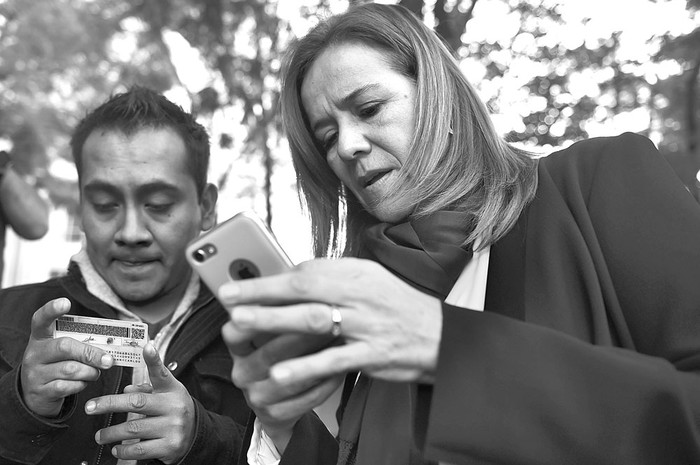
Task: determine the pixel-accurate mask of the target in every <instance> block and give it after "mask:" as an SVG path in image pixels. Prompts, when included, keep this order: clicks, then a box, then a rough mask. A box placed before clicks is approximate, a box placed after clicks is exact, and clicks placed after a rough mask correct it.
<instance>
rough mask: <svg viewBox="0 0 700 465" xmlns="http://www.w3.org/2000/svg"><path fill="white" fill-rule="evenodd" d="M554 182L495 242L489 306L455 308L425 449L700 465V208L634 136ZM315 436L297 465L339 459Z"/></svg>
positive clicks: (541, 187)
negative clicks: (478, 309) (314, 442)
mask: <svg viewBox="0 0 700 465" xmlns="http://www.w3.org/2000/svg"><path fill="white" fill-rule="evenodd" d="M538 175H539V182H538V188H537V194H536V197H535V199H534V200H533V201H532V202H531V204H530V205H529V206H528V207H527V208H526V210H525V211H524V212H523V214H522V215H521V217H520V218H519V220H518V223H517V225H516V226H515V227H514V228H513V229H512V230H511V231H510V232H509V233H508V234H507V235H506V236H505V237H503V238H502V239H500V240H499V241H498V242H496V243H495V244H493V245H492V247H491V252H490V260H489V270H488V283H487V290H486V301H485V311H484V312H476V311H471V310H468V309H464V308H458V307H454V306H450V305H446V304H445V305H444V307H443V326H442V328H443V329H442V331H443V333H442V339H441V346H440V354H439V358H438V367H437V373H436V378H435V383H434V385H433V386H422V387H421V389H420V391H419V392H420V398H419V405H418V409H417V411H418V415H417V418H416V421H415V424H414V425H413V427H414V428H415V431H414V433H415V435H414V437H415V439H416V441H417V443H418V444H419V445H420V446H421V447H422V448H423V452H424V454H425V456H426V457H427V458H428V459H431V460H436V461H438V460H439V461H442V462H444V463H450V464H454V465H458V464H470V465H487V464H499V465H515V464H518V465H561V464H567V465H577V464H580V465H593V464H595V465H658V464H662V463H663V464H664V465H688V464H691V463H693V464H697V463H700V205H698V204H697V202H696V201H695V199H693V197H692V196H691V195H690V193H689V192H688V191H687V190H686V189H685V187H684V186H683V185H682V184H681V183H680V181H679V180H678V178H677V176H676V175H675V173H673V171H672V170H671V168H670V167H669V165H668V164H667V163H666V161H665V160H664V159H663V158H662V157H661V156H660V155H659V153H658V151H657V150H656V149H655V148H654V146H653V144H652V143H651V142H650V141H649V140H648V139H646V138H644V137H640V136H637V135H633V134H624V135H622V136H618V137H611V138H597V139H591V140H587V141H583V142H579V143H576V144H574V145H572V146H571V147H569V148H567V149H565V150H562V151H560V152H557V153H554V154H552V155H550V156H549V157H546V158H544V159H542V160H541V161H540V163H539V168H538ZM307 420H308V419H307ZM409 427H410V426H409ZM299 432H300V433H302V432H303V431H301V430H300V431H299ZM307 434H308V433H307ZM324 434H327V433H324V432H323V430H322V429H315V430H314V435H316V437H317V438H323V435H324ZM312 436H313V435H310V436H309V435H307V438H308V437H312ZM305 439H306V438H304V436H303V435H301V434H300V435H297V434H296V431H295V435H294V436H293V437H292V440H291V441H290V444H289V446H288V449H287V451H286V452H285V455H284V457H283V461H282V463H283V464H295V463H309V464H310V463H317V464H321V463H322V462H313V461H307V460H306V458H308V457H311V458H312V459H313V457H319V456H323V455H324V454H325V455H326V456H332V454H333V453H334V452H335V451H334V449H333V447H335V446H334V445H332V444H330V443H329V442H328V441H327V440H319V441H318V444H319V447H318V448H317V450H313V449H314V448H312V447H309V445H308V441H307V440H305ZM305 442H306V447H303V445H304V444H305ZM374 461H375V462H377V460H376V458H375V460H374ZM380 462H381V460H379V461H378V462H377V463H380ZM362 465H365V464H364V463H363V464H362ZM383 465H403V464H387V463H383Z"/></svg>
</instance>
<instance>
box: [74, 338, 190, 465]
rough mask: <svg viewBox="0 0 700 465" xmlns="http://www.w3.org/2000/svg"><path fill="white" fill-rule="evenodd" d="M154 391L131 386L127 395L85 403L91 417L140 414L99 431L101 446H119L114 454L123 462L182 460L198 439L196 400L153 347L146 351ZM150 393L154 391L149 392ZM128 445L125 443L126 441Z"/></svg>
mask: <svg viewBox="0 0 700 465" xmlns="http://www.w3.org/2000/svg"><path fill="white" fill-rule="evenodd" d="M143 358H144V360H145V361H146V366H147V367H148V373H149V377H150V379H151V386H152V389H147V388H145V387H135V386H129V387H127V389H125V390H124V394H116V395H109V396H102V397H97V398H95V399H91V400H89V401H88V402H87V403H86V404H85V411H86V412H87V414H88V415H102V414H108V413H111V412H133V413H136V414H138V415H136V416H135V418H133V419H129V420H127V421H126V422H124V423H121V424H119V425H114V426H110V427H108V428H104V429H101V430H99V431H98V432H97V433H96V434H95V441H97V443H98V444H111V443H119V444H117V445H115V446H114V447H112V455H114V456H115V457H117V458H120V459H127V460H145V459H159V460H161V461H162V462H164V463H175V462H177V461H179V460H180V459H181V458H182V457H183V456H184V455H185V453H187V451H188V450H189V448H190V445H191V443H192V441H193V440H194V421H195V418H194V415H195V411H194V401H193V400H192V397H191V396H190V394H189V392H187V389H186V388H185V386H183V385H182V383H180V382H179V381H178V380H177V379H175V377H174V376H173V375H172V374H171V373H170V370H168V369H167V368H166V367H165V365H163V362H162V361H161V359H160V357H159V356H158V352H157V351H156V349H155V347H153V345H152V344H147V345H146V347H144V349H143ZM149 391H150V392H149ZM125 439H126V440H134V439H136V440H139V441H138V442H131V441H129V443H128V444H121V441H124V440H125Z"/></svg>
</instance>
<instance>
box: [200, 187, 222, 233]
mask: <svg viewBox="0 0 700 465" xmlns="http://www.w3.org/2000/svg"><path fill="white" fill-rule="evenodd" d="M218 198H219V190H218V189H217V188H216V186H215V185H214V184H211V183H209V184H207V185H206V186H205V187H204V192H202V197H201V199H200V200H199V204H200V208H201V209H202V231H208V230H210V229H211V228H213V227H214V226H215V225H216V201H217V199H218Z"/></svg>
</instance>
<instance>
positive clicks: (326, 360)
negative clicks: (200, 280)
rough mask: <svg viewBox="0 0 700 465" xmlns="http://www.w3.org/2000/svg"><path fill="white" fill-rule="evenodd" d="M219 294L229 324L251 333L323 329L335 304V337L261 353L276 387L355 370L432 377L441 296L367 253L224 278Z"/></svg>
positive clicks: (402, 378)
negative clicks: (275, 355)
mask: <svg viewBox="0 0 700 465" xmlns="http://www.w3.org/2000/svg"><path fill="white" fill-rule="evenodd" d="M219 298H220V299H221V300H222V302H224V303H225V304H226V305H227V306H228V307H229V308H231V309H232V312H231V315H232V322H231V325H232V327H234V328H237V331H239V332H249V333H251V334H253V333H276V334H283V335H286V336H287V337H292V336H293V335H295V334H296V335H298V334H315V335H328V334H330V332H331V329H332V328H333V321H332V307H331V306H336V307H337V308H338V309H339V311H340V314H341V315H342V323H341V336H340V340H339V344H336V345H333V346H330V347H327V348H324V349H322V350H320V351H317V352H313V353H310V354H309V355H302V356H292V357H290V356H287V357H283V358H280V359H279V360H268V363H267V366H270V367H271V369H270V382H274V383H277V384H278V387H282V386H284V387H289V386H304V385H306V384H309V385H310V384H311V383H313V382H314V381H315V380H319V379H327V378H329V377H332V376H334V375H338V374H343V373H346V372H349V371H357V370H361V371H363V372H365V373H367V374H369V375H371V376H373V377H377V378H382V379H386V380H391V381H421V382H429V383H430V382H432V381H433V378H434V372H435V368H436V365H437V357H438V349H439V344H440V334H441V330H442V309H441V303H440V301H439V300H438V299H437V298H434V297H432V296H429V295H427V294H424V293H422V292H420V291H417V290H415V289H414V288H412V287H411V286H409V285H408V284H406V283H404V282H403V281H401V280H400V279H399V278H397V277H395V276H394V275H392V274H391V273H390V272H388V271H387V270H386V269H384V268H383V267H382V266H381V265H379V264H377V263H374V262H372V261H368V260H360V259H352V258H345V259H339V260H313V261H310V262H306V263H303V264H301V265H299V266H297V267H296V268H295V269H294V270H293V271H292V272H290V273H284V274H280V275H275V276H270V277H266V278H259V279H250V280H245V281H237V282H236V283H229V284H225V285H223V286H222V287H221V288H220V289H219ZM285 359H286V360H285ZM234 366H235V363H234ZM234 370H235V368H234Z"/></svg>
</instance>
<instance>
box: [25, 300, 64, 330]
mask: <svg viewBox="0 0 700 465" xmlns="http://www.w3.org/2000/svg"><path fill="white" fill-rule="evenodd" d="M69 311H70V300H68V299H66V298H65V297H59V298H58V299H54V300H51V301H49V302H47V303H46V304H44V306H43V307H41V308H40V309H39V310H37V311H36V312H34V315H33V316H32V334H31V337H32V338H33V339H49V338H52V337H53V322H54V321H55V320H56V318H58V317H60V316H63V315H65V314H66V313H68V312H69Z"/></svg>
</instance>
